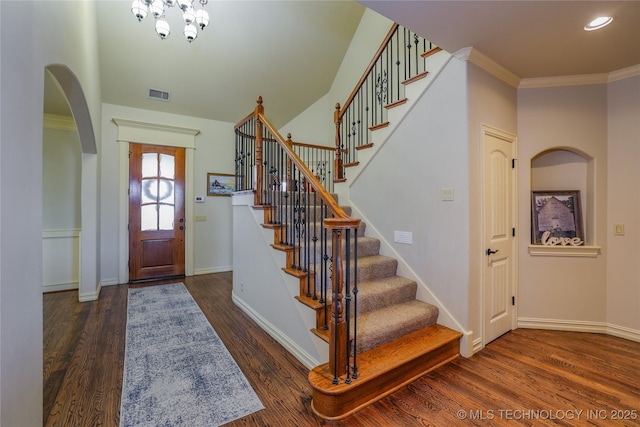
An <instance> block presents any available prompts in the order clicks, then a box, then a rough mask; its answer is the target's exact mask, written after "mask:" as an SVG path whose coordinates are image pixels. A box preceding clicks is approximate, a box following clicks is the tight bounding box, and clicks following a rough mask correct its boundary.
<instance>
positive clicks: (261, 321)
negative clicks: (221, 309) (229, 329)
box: [231, 292, 320, 369]
mask: <svg viewBox="0 0 640 427" xmlns="http://www.w3.org/2000/svg"><path fill="white" fill-rule="evenodd" d="M231 300H232V301H233V302H234V304H235V305H237V306H238V307H239V308H240V309H241V310H242V311H244V312H245V313H246V314H247V315H248V316H249V317H251V318H252V319H253V320H254V321H255V322H256V323H257V324H258V325H260V327H261V328H262V329H264V330H265V332H266V333H268V334H269V335H270V336H271V337H272V338H273V339H274V340H276V341H278V343H280V345H282V346H283V347H284V348H286V349H287V351H289V353H291V354H293V355H294V356H295V358H296V359H298V360H299V361H300V363H302V364H303V365H304V366H306V367H307V368H308V369H313V368H314V367H316V366H318V365H320V362H319V361H317V360H315V359H314V358H313V357H311V356H310V355H309V354H308V353H307V352H305V351H304V350H302V349H301V348H300V347H298V346H297V345H296V344H295V343H294V342H293V341H291V340H290V339H289V338H288V337H287V336H286V335H284V334H283V333H282V332H281V331H280V330H279V329H278V328H276V327H275V326H273V324H271V323H270V322H269V321H267V320H266V319H265V318H264V317H262V316H261V315H260V314H259V313H257V312H256V311H255V310H253V308H251V307H250V306H249V305H248V304H247V303H246V302H245V301H244V300H242V299H240V298H238V297H237V296H236V294H235V293H233V292H232V293H231Z"/></svg>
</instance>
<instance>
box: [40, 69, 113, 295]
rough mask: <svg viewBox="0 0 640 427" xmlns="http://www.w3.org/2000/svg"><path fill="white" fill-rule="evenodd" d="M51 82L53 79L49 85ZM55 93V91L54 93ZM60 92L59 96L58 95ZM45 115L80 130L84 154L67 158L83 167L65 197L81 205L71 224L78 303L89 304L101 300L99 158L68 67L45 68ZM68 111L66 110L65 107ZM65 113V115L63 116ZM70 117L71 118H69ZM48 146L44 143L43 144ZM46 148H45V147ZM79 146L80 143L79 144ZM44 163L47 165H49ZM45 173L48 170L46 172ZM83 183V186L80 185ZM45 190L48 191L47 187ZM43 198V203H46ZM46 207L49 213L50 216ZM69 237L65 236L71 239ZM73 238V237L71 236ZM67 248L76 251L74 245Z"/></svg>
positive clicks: (80, 93)
mask: <svg viewBox="0 0 640 427" xmlns="http://www.w3.org/2000/svg"><path fill="white" fill-rule="evenodd" d="M47 79H50V81H49V82H47ZM54 89H55V90H54ZM56 90H57V92H56ZM44 101H45V102H44V111H43V113H44V114H53V115H57V116H64V115H65V114H66V115H67V117H68V118H69V120H68V123H73V124H74V125H75V129H76V130H77V138H78V139H77V141H78V142H79V147H80V153H77V152H76V153H75V154H69V153H68V154H67V156H66V157H65V158H66V160H67V161H68V162H69V164H74V163H73V162H74V159H73V157H74V156H77V157H76V160H75V161H76V162H77V161H78V160H79V165H78V169H79V170H77V171H75V172H74V173H75V175H74V174H73V173H72V174H71V175H69V174H67V176H66V179H68V180H71V181H72V182H73V183H74V185H73V188H72V189H71V191H74V194H70V193H69V192H67V193H63V194H66V196H67V197H70V198H71V199H72V200H73V201H74V202H77V203H78V205H79V206H78V216H79V218H78V219H77V220H75V219H74V222H73V223H69V224H70V225H71V226H72V227H74V226H75V225H77V226H78V227H77V248H78V249H77V259H76V260H75V262H77V266H78V273H77V275H78V299H79V300H80V301H89V300H94V299H97V298H98V295H99V292H100V286H99V279H98V257H97V254H98V244H99V242H98V169H99V168H98V156H97V152H98V150H97V144H96V138H95V134H94V130H93V123H92V121H91V116H90V114H89V107H88V105H87V101H86V98H85V96H84V92H83V90H82V87H81V85H80V82H79V81H78V79H77V77H76V76H75V74H74V73H73V72H72V71H71V70H70V69H69V68H68V67H66V66H64V65H60V64H53V65H49V66H47V67H46V68H45V94H44ZM65 103H66V107H67V108H64V104H65ZM60 113H62V114H60ZM69 113H70V114H69ZM43 144H44V142H43ZM43 146H44V145H43ZM76 146H77V143H76ZM46 161H47V160H46V159H43V163H44V162H46ZM43 172H44V170H43ZM78 180H79V182H78ZM43 188H46V186H45V187H43ZM44 200H45V199H44V195H43V201H44ZM46 209H47V208H46V207H45V212H46ZM69 234H72V233H69V232H67V233H66V234H64V236H65V237H68V235H69ZM71 238H73V236H71ZM67 247H68V248H69V249H70V250H73V248H72V247H73V245H72V244H68V245H67Z"/></svg>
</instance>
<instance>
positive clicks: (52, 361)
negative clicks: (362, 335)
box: [43, 273, 640, 427]
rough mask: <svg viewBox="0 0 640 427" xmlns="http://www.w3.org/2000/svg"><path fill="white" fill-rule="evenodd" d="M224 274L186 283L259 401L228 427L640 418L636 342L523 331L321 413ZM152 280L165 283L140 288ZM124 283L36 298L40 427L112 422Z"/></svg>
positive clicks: (303, 375)
mask: <svg viewBox="0 0 640 427" xmlns="http://www.w3.org/2000/svg"><path fill="white" fill-rule="evenodd" d="M231 280H232V276H231V273H219V274H212V275H206V276H196V277H189V278H186V279H184V280H183V282H184V283H185V285H186V286H187V288H188V289H189V291H190V292H191V294H192V295H193V297H194V298H195V300H196V301H197V302H198V304H199V305H200V307H201V308H202V311H203V312H204V313H205V315H206V316H207V318H208V319H209V321H210V322H211V324H212V325H213V327H214V329H215V330H216V332H217V333H218V335H219V336H220V338H221V339H222V340H223V342H224V343H225V345H226V346H227V348H228V349H229V351H230V353H231V354H232V355H233V357H234V358H235V360H236V362H237V363H238V365H239V366H240V368H241V369H242V370H243V372H244V373H245V375H246V377H247V379H248V380H249V382H250V383H251V385H252V386H253V388H254V389H255V391H256V393H257V394H258V396H259V397H260V399H261V400H262V403H263V404H264V405H265V407H266V409H264V410H262V411H259V412H256V413H254V414H252V415H249V416H247V417H245V418H242V419H240V420H238V421H235V422H233V423H230V424H228V425H229V426H319V425H333V426H371V427H379V426H453V425H464V426H468V425H481V426H491V425H509V426H520V425H523V426H551V425H554V426H555V425H565V426H582V425H593V426H612V425H619V426H634V425H635V426H637V425H640V343H636V342H632V341H628V340H624V339H620V338H616V337H612V336H606V335H599V334H588V333H577V332H557V331H543V330H530V329H518V330H515V331H512V332H510V333H508V334H506V335H504V336H502V337H500V338H499V339H497V340H495V341H494V342H492V343H491V344H489V345H488V346H487V347H486V348H485V349H484V350H482V351H481V352H479V353H478V354H476V355H474V356H473V357H471V358H468V359H464V358H460V359H458V360H456V361H454V362H452V363H450V364H448V365H446V366H443V367H441V368H438V369H436V370H435V371H433V372H431V373H430V374H428V375H426V376H424V377H422V378H420V379H419V380H417V381H415V382H414V383H412V384H410V385H408V386H406V387H403V388H402V389H400V390H398V391H397V392H395V393H393V394H392V395H390V396H387V397H386V398H384V399H382V400H380V401H379V402H377V403H376V404H374V405H372V406H370V407H368V408H366V409H363V410H362V411H360V412H358V413H356V414H355V415H353V416H352V417H349V418H347V419H345V420H342V421H336V422H325V421H322V420H319V419H318V418H316V417H315V416H314V415H313V413H312V411H311V407H310V403H311V402H310V400H311V397H310V396H311V390H310V386H309V383H308V382H307V374H308V370H307V369H306V368H305V367H304V366H303V365H301V364H300V363H299V362H298V361H297V360H296V359H295V358H294V357H293V356H291V355H290V354H289V353H288V352H287V351H286V350H285V349H284V348H283V347H282V346H280V345H279V344H278V343H277V342H276V341H275V340H273V339H272V338H271V337H270V336H269V335H267V334H266V333H265V332H264V331H263V330H262V329H260V328H259V327H258V326H257V325H256V324H255V323H254V322H253V321H252V320H251V319H250V318H249V317H248V316H247V315H245V314H244V313H243V312H242V311H241V310H240V309H239V308H237V307H236V306H235V305H234V304H233V302H232V301H231ZM175 281H176V280H172V281H171V282H175ZM156 283H164V282H154V283H147V284H145V285H152V284H156ZM136 286H143V285H136ZM127 289H128V286H127V285H120V286H108V287H104V288H102V292H101V296H100V300H98V301H94V302H86V303H79V302H77V292H59V293H52V294H46V295H44V364H43V380H44V425H46V426H74V427H82V426H86V427H96V426H108V427H116V426H118V424H119V411H120V396H121V385H122V370H123V355H124V342H125V324H126V316H127V314H126V307H127ZM193 427H198V426H193Z"/></svg>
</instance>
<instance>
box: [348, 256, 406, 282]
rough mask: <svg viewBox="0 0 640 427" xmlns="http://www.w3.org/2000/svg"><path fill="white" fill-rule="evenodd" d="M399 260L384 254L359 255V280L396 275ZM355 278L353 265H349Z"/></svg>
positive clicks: (350, 271) (350, 272)
mask: <svg viewBox="0 0 640 427" xmlns="http://www.w3.org/2000/svg"><path fill="white" fill-rule="evenodd" d="M397 269H398V260H396V259H395V258H391V257H388V256H384V255H372V256H365V257H358V282H360V283H362V282H365V281H368V280H374V279H381V278H384V277H391V276H395V275H396V270H397ZM349 274H350V275H351V277H352V278H353V266H350V267H349Z"/></svg>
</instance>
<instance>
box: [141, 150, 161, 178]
mask: <svg viewBox="0 0 640 427" xmlns="http://www.w3.org/2000/svg"><path fill="white" fill-rule="evenodd" d="M150 176H158V154H156V153H142V177H143V178H147V177H150Z"/></svg>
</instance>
